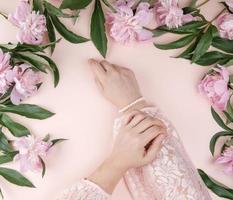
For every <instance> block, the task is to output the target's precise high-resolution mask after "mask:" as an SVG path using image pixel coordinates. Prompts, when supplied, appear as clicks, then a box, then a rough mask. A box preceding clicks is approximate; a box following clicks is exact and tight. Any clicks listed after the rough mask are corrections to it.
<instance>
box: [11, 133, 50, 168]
mask: <svg viewBox="0 0 233 200" xmlns="http://www.w3.org/2000/svg"><path fill="white" fill-rule="evenodd" d="M13 147H14V148H15V150H16V151H19V153H18V154H17V155H16V156H15V158H14V160H15V161H19V163H20V171H21V172H26V171H39V170H40V169H41V168H42V164H41V160H40V157H44V156H46V155H47V152H48V151H49V149H50V147H51V142H44V141H42V140H38V139H35V138H34V137H33V136H31V135H29V136H24V137H20V138H19V139H18V140H16V141H14V142H13Z"/></svg>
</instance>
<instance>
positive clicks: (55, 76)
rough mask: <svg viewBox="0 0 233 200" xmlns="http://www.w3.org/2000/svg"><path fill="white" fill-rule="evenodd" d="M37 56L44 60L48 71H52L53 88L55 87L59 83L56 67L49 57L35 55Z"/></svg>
mask: <svg viewBox="0 0 233 200" xmlns="http://www.w3.org/2000/svg"><path fill="white" fill-rule="evenodd" d="M37 55H38V56H40V57H42V58H44V59H45V60H46V61H47V62H48V63H49V69H50V70H51V71H52V73H53V77H54V86H55V87H56V86H57V85H58V83H59V80H60V73H59V70H58V67H57V65H56V63H55V62H54V61H53V60H52V59H51V58H49V57H47V56H45V55H40V54H37Z"/></svg>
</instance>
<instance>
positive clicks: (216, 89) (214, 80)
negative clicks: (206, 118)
mask: <svg viewBox="0 0 233 200" xmlns="http://www.w3.org/2000/svg"><path fill="white" fill-rule="evenodd" d="M213 70H214V72H213V73H211V74H207V75H206V76H205V77H204V78H203V79H202V81H201V83H200V84H199V85H198V88H199V92H200V93H201V94H202V95H204V96H206V97H207V98H208V99H209V101H210V102H211V104H212V105H213V106H214V107H216V108H218V109H220V110H224V109H225V108H226V105H227V101H228V99H229V97H230V91H229V89H228V82H229V72H228V71H227V70H226V68H224V67H221V66H218V67H216V68H213Z"/></svg>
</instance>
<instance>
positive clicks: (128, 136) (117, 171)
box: [88, 111, 167, 193]
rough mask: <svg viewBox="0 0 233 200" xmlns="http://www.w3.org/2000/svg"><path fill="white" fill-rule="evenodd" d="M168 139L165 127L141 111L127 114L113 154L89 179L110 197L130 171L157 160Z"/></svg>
mask: <svg viewBox="0 0 233 200" xmlns="http://www.w3.org/2000/svg"><path fill="white" fill-rule="evenodd" d="M166 136H167V131H166V127H165V125H164V124H163V122H162V121H160V120H159V119H156V118H153V117H150V116H149V115H147V114H145V113H143V112H140V111H133V112H131V113H130V114H127V115H126V116H125V117H124V123H123V126H122V127H121V129H120V131H119V133H118V135H117V138H116V140H115V144H114V147H113V151H112V153H111V154H110V156H109V158H108V159H106V160H105V161H104V162H103V164H102V165H101V166H100V167H99V168H98V169H97V170H96V171H95V172H94V173H93V174H92V175H91V176H90V177H89V178H88V179H89V180H91V181H93V182H95V183H97V184H98V185H100V186H101V187H102V188H103V189H105V191H107V192H109V193H111V192H112V191H113V189H114V188H115V186H116V184H117V183H118V181H119V180H120V179H121V178H122V176H123V175H124V174H125V172H126V171H127V170H128V169H130V168H135V167H141V166H144V165H146V164H149V163H150V162H152V161H153V160H154V159H155V157H156V155H157V153H158V152H159V150H160V148H161V147H162V142H163V141H164V139H165V137H166Z"/></svg>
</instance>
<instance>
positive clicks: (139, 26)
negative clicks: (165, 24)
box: [106, 0, 153, 43]
mask: <svg viewBox="0 0 233 200" xmlns="http://www.w3.org/2000/svg"><path fill="white" fill-rule="evenodd" d="M134 3H135V1H133V0H129V1H125V0H119V1H117V2H116V3H115V9H116V11H117V12H116V13H113V12H109V13H107V17H106V23H107V25H108V26H109V28H110V36H111V37H112V38H114V39H115V40H116V41H118V42H122V43H126V42H129V41H131V40H136V41H145V40H148V39H150V38H152V33H151V32H150V31H148V30H146V29H144V27H145V26H147V25H148V24H149V23H150V22H151V20H152V18H153V14H152V10H151V9H150V8H149V7H150V5H149V4H148V3H140V4H139V5H138V7H137V9H136V11H135V13H134V11H133V9H132V6H133V5H134Z"/></svg>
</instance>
